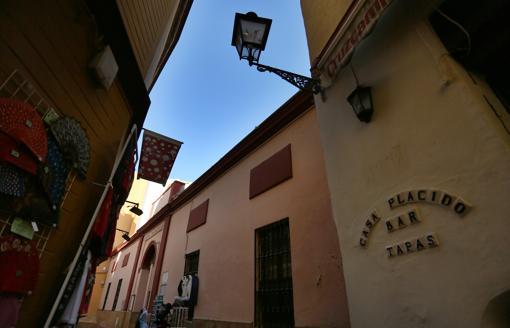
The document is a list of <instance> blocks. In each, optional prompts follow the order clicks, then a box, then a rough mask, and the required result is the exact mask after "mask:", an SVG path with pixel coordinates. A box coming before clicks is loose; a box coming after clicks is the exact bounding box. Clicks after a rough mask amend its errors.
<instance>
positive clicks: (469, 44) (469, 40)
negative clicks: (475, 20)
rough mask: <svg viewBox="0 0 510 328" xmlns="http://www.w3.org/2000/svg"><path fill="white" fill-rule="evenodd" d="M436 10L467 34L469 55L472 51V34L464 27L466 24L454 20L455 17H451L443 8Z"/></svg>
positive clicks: (467, 53)
mask: <svg viewBox="0 0 510 328" xmlns="http://www.w3.org/2000/svg"><path fill="white" fill-rule="evenodd" d="M436 11H437V13H438V14H439V15H441V16H442V17H443V18H444V19H446V20H447V21H449V22H450V23H452V24H453V25H455V26H457V27H458V28H459V29H460V30H461V31H462V32H463V33H464V34H465V35H466V40H467V51H466V55H468V56H469V54H470V53H471V35H470V34H469V32H468V30H466V29H465V28H464V26H462V25H461V24H460V23H459V22H457V21H456V20H454V19H453V18H451V17H450V16H448V15H447V14H445V13H444V12H443V11H442V10H441V9H439V8H436Z"/></svg>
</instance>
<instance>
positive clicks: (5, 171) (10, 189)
mask: <svg viewBox="0 0 510 328" xmlns="http://www.w3.org/2000/svg"><path fill="white" fill-rule="evenodd" d="M0 181H1V182H2V183H0V193H2V194H5V195H9V196H15V197H21V196H23V195H24V194H25V182H24V177H23V173H22V172H20V171H19V170H16V169H15V168H13V167H11V166H9V165H8V164H3V163H0Z"/></svg>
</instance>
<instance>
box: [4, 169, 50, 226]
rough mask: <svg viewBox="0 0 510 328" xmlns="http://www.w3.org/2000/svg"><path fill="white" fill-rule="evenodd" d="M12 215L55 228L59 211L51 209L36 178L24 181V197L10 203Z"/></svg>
mask: <svg viewBox="0 0 510 328" xmlns="http://www.w3.org/2000/svg"><path fill="white" fill-rule="evenodd" d="M11 207H12V208H11V210H12V211H13V213H14V214H15V215H16V216H18V217H21V218H24V219H26V220H28V221H35V222H41V223H45V224H48V225H54V226H56V225H57V224H58V218H59V211H58V208H57V209H53V207H52V206H51V204H50V202H49V199H48V197H47V196H46V194H45V193H44V190H43V188H42V186H41V184H40V182H39V180H38V179H37V178H36V177H29V178H26V179H25V195H24V196H23V197H19V198H16V199H14V200H13V201H12V204H11Z"/></svg>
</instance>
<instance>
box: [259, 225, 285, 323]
mask: <svg viewBox="0 0 510 328" xmlns="http://www.w3.org/2000/svg"><path fill="white" fill-rule="evenodd" d="M255 243H256V245H255V246H256V247H255V325H256V326H257V327H294V305H293V300H292V296H293V293H292V269H291V258H290V234H289V220H288V219H284V220H281V221H278V222H275V223H272V224H270V225H267V226H265V227H262V228H260V229H257V230H256V231H255Z"/></svg>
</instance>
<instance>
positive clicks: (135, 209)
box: [126, 200, 143, 216]
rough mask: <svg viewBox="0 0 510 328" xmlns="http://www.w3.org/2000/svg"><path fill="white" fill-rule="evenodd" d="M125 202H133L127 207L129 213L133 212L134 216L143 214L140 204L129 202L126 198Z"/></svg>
mask: <svg viewBox="0 0 510 328" xmlns="http://www.w3.org/2000/svg"><path fill="white" fill-rule="evenodd" d="M126 203H129V204H133V206H132V207H131V208H130V209H129V211H130V212H131V213H133V214H134V215H136V216H140V215H142V214H143V211H142V209H141V208H140V207H139V206H140V204H138V203H135V202H130V201H129V200H126Z"/></svg>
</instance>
